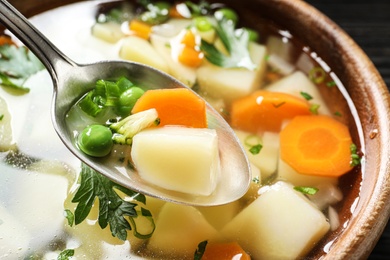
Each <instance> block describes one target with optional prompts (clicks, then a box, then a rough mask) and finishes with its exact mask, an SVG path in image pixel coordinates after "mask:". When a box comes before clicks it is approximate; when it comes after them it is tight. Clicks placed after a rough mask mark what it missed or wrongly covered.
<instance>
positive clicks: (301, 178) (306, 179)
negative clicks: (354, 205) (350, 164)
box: [277, 158, 338, 187]
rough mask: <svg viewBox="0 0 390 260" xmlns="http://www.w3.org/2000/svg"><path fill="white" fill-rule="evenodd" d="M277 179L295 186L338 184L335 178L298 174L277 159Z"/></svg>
mask: <svg viewBox="0 0 390 260" xmlns="http://www.w3.org/2000/svg"><path fill="white" fill-rule="evenodd" d="M277 178H278V179H279V180H284V181H288V182H290V183H292V184H293V185H295V186H309V187H317V186H318V185H319V184H321V183H332V184H337V182H338V178H337V177H323V176H315V175H307V174H301V173H298V172H297V171H296V170H294V169H293V168H292V167H291V166H290V165H288V164H287V163H286V162H284V161H283V160H282V159H281V158H279V163H278V177H277Z"/></svg>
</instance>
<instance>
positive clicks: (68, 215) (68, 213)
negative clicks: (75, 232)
mask: <svg viewBox="0 0 390 260" xmlns="http://www.w3.org/2000/svg"><path fill="white" fill-rule="evenodd" d="M64 215H65V218H66V219H67V220H68V225H69V226H73V223H74V214H73V213H72V211H70V210H69V209H65V211H64Z"/></svg>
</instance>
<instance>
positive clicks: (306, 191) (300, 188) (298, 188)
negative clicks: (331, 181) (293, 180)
mask: <svg viewBox="0 0 390 260" xmlns="http://www.w3.org/2000/svg"><path fill="white" fill-rule="evenodd" d="M294 190H296V191H299V192H301V193H303V194H307V195H314V194H316V193H317V192H318V189H317V188H315V187H303V186H296V187H294Z"/></svg>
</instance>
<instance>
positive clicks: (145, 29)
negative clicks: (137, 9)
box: [129, 19, 152, 40]
mask: <svg viewBox="0 0 390 260" xmlns="http://www.w3.org/2000/svg"><path fill="white" fill-rule="evenodd" d="M129 29H130V31H132V32H133V34H134V35H137V36H138V37H141V38H144V39H146V40H147V39H149V36H150V33H151V32H152V27H151V26H150V25H149V24H147V23H144V22H141V21H138V20H136V19H134V20H131V21H130V23H129Z"/></svg>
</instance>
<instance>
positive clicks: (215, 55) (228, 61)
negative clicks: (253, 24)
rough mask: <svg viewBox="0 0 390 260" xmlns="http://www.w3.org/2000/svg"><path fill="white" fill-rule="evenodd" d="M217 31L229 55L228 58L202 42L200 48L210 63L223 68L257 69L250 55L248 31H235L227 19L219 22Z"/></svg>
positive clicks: (212, 46)
mask: <svg viewBox="0 0 390 260" xmlns="http://www.w3.org/2000/svg"><path fill="white" fill-rule="evenodd" d="M215 29H216V32H217V34H218V36H219V38H220V39H221V41H222V43H223V45H224V46H225V48H226V50H227V51H228V53H229V55H228V56H226V55H225V54H223V53H221V52H220V51H219V50H218V49H217V48H216V47H215V46H214V45H212V44H210V43H208V42H207V41H204V40H202V43H201V46H200V48H201V50H202V51H203V52H204V53H205V57H206V59H207V60H208V61H209V62H211V63H213V64H214V65H217V66H219V67H223V68H246V69H248V70H255V69H256V68H257V66H256V64H254V63H253V62H252V60H251V57H250V54H249V49H248V44H249V33H248V31H247V30H239V31H238V30H237V31H235V28H234V24H233V23H231V22H229V21H228V20H226V19H222V20H220V21H217V26H216V28H215Z"/></svg>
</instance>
